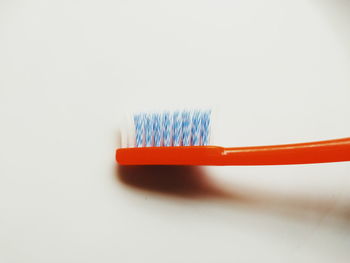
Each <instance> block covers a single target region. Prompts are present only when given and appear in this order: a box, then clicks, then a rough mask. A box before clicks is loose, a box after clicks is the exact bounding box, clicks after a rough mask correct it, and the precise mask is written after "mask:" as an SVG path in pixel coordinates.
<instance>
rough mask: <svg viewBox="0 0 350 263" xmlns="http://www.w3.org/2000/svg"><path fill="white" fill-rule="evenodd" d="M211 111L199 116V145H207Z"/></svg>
mask: <svg viewBox="0 0 350 263" xmlns="http://www.w3.org/2000/svg"><path fill="white" fill-rule="evenodd" d="M210 114H211V111H205V112H202V114H201V115H202V116H201V135H200V137H201V145H208V143H209V125H210Z"/></svg>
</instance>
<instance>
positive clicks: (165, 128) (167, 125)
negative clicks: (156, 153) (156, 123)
mask: <svg viewBox="0 0 350 263" xmlns="http://www.w3.org/2000/svg"><path fill="white" fill-rule="evenodd" d="M161 126H162V133H163V135H162V137H163V146H171V120H170V113H169V112H165V113H163V115H162V125H161Z"/></svg>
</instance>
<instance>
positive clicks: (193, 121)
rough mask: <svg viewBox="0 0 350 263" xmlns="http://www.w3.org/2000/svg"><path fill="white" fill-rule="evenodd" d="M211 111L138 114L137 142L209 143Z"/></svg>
mask: <svg viewBox="0 0 350 263" xmlns="http://www.w3.org/2000/svg"><path fill="white" fill-rule="evenodd" d="M210 113H211V112H210V111H183V112H179V111H175V112H173V113H170V112H165V113H141V114H137V115H135V116H134V126H135V144H136V145H135V146H136V147H161V146H165V147H167V146H199V145H207V144H208V143H209V126H210Z"/></svg>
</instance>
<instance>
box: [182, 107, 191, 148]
mask: <svg viewBox="0 0 350 263" xmlns="http://www.w3.org/2000/svg"><path fill="white" fill-rule="evenodd" d="M181 118H182V145H183V146H190V145H191V114H190V112H189V111H184V112H182V114H181Z"/></svg>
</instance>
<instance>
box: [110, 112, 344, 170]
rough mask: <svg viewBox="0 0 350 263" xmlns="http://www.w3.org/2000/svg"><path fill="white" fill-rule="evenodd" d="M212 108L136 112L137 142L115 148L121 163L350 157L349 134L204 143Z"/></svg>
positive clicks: (221, 162) (301, 160) (325, 160)
mask: <svg viewBox="0 0 350 263" xmlns="http://www.w3.org/2000/svg"><path fill="white" fill-rule="evenodd" d="M209 126H210V111H182V112H179V111H175V112H173V113H169V112H165V113H162V114H158V113H153V114H137V115H135V116H134V127H135V145H134V147H130V148H120V149H117V151H116V160H117V162H118V163H119V164H120V165H288V164H311V163H328V162H344V161H350V137H349V138H343V139H334V140H327V141H317V142H308V143H297V144H283V145H271V146H270V145H269V146H250V147H231V148H225V147H220V146H208V142H209Z"/></svg>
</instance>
